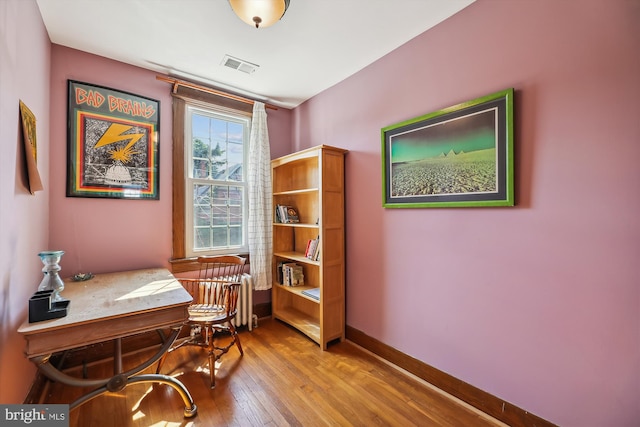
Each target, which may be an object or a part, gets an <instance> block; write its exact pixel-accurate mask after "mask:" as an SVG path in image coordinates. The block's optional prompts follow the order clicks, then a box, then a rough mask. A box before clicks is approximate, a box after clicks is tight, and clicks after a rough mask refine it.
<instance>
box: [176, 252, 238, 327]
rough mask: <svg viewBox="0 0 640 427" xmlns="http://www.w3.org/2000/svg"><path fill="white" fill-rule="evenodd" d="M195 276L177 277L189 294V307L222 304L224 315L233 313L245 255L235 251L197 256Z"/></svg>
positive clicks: (233, 314) (198, 307)
mask: <svg viewBox="0 0 640 427" xmlns="http://www.w3.org/2000/svg"><path fill="white" fill-rule="evenodd" d="M198 262H199V263H200V265H201V268H200V273H199V277H198V279H186V280H181V282H182V284H183V286H185V288H186V289H187V291H188V292H189V293H190V294H191V296H192V297H193V303H192V307H194V308H196V307H197V309H198V310H204V311H206V306H217V307H221V306H223V307H224V308H225V311H226V315H227V317H230V318H232V317H233V316H235V315H236V311H237V304H238V294H239V291H240V286H241V281H242V274H243V272H244V264H245V262H246V260H245V258H242V257H239V256H235V255H219V256H205V257H198Z"/></svg>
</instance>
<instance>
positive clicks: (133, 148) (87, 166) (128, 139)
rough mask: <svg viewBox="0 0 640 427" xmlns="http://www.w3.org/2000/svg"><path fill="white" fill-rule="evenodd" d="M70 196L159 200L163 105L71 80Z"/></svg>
mask: <svg viewBox="0 0 640 427" xmlns="http://www.w3.org/2000/svg"><path fill="white" fill-rule="evenodd" d="M67 121H68V129H67V138H68V144H67V197H98V198H116V199H149V200H158V199H159V197H160V191H159V184H160V179H159V178H160V170H159V165H160V151H159V138H160V102H159V101H157V100H155V99H151V98H147V97H144V96H140V95H135V94H132V93H129V92H124V91H120V90H116V89H111V88H108V87H105V86H98V85H93V84H89V83H84V82H79V81H75V80H68V111H67Z"/></svg>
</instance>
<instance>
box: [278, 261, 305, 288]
mask: <svg viewBox="0 0 640 427" xmlns="http://www.w3.org/2000/svg"><path fill="white" fill-rule="evenodd" d="M278 281H279V282H280V284H281V285H284V286H302V285H304V270H303V269H302V266H301V265H298V264H296V263H295V262H281V263H279V264H278Z"/></svg>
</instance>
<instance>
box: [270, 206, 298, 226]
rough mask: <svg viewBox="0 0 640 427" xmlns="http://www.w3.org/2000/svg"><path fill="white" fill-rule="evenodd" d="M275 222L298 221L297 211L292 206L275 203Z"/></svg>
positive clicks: (288, 222) (291, 222)
mask: <svg viewBox="0 0 640 427" xmlns="http://www.w3.org/2000/svg"><path fill="white" fill-rule="evenodd" d="M275 219H276V222H279V223H282V224H295V223H299V222H300V217H299V216H298V211H297V210H296V208H294V207H293V206H287V205H276V212H275Z"/></svg>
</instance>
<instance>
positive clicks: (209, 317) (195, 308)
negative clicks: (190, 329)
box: [189, 304, 227, 323]
mask: <svg viewBox="0 0 640 427" xmlns="http://www.w3.org/2000/svg"><path fill="white" fill-rule="evenodd" d="M225 317H227V312H226V309H225V307H224V306H220V305H208V304H193V305H191V306H190V307H189V322H196V323H199V322H218V321H221V320H223V319H224V318H225Z"/></svg>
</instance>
